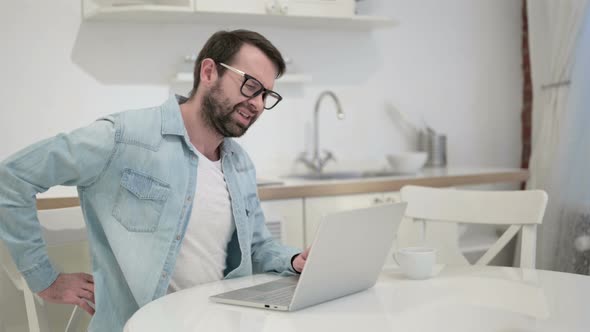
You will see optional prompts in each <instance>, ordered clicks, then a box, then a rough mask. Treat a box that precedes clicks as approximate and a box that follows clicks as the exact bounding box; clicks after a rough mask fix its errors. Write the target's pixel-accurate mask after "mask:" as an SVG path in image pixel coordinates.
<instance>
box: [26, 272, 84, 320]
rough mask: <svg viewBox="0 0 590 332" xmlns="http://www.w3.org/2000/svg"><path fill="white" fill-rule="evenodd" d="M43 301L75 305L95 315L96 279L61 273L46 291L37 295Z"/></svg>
mask: <svg viewBox="0 0 590 332" xmlns="http://www.w3.org/2000/svg"><path fill="white" fill-rule="evenodd" d="M37 294H38V295H39V296H40V297H41V298H42V299H43V300H45V301H48V302H53V303H61V304H73V305H77V306H79V307H80V308H82V309H84V310H85V311H86V312H88V313H89V314H91V315H94V309H93V308H92V307H91V306H90V305H89V304H88V302H90V303H92V304H94V279H93V278H92V275H90V274H87V273H60V274H59V276H58V277H57V279H55V281H54V282H53V284H51V286H49V287H48V288H46V289H45V290H43V291H41V292H39V293H37Z"/></svg>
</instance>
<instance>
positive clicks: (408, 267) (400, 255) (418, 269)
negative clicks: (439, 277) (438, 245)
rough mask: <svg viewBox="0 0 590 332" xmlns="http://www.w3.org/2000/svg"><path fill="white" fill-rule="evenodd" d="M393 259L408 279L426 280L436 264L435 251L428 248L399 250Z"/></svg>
mask: <svg viewBox="0 0 590 332" xmlns="http://www.w3.org/2000/svg"><path fill="white" fill-rule="evenodd" d="M393 258H394V259H395V261H396V262H397V264H398V265H399V266H400V268H401V269H402V272H403V273H404V274H405V275H406V276H407V277H408V278H410V279H428V278H430V277H431V276H432V270H433V268H434V264H435V263H436V249H434V248H430V247H406V248H401V249H399V250H398V251H397V252H396V253H395V254H394V255H393Z"/></svg>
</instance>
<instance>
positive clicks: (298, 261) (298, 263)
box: [293, 247, 311, 273]
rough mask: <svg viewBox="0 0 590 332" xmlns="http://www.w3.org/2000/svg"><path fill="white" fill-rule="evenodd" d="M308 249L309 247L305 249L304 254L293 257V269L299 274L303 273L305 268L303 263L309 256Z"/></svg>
mask: <svg viewBox="0 0 590 332" xmlns="http://www.w3.org/2000/svg"><path fill="white" fill-rule="evenodd" d="M310 249H311V247H308V248H307V249H305V251H304V252H302V253H300V254H299V255H297V257H295V259H294V260H293V268H294V269H295V271H297V272H299V273H301V271H303V268H304V267H305V262H306V261H307V255H309V250H310Z"/></svg>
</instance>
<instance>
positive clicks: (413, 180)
mask: <svg viewBox="0 0 590 332" xmlns="http://www.w3.org/2000/svg"><path fill="white" fill-rule="evenodd" d="M528 176H529V173H528V170H526V169H519V168H426V169H423V170H422V171H420V172H419V173H416V174H403V175H388V176H375V177H363V178H354V179H346V180H342V179H338V180H336V179H331V180H304V179H296V178H279V179H271V181H268V180H265V181H263V183H270V184H264V185H260V186H259V187H258V195H259V196H260V199H261V200H277V199H289V198H304V197H320V196H334V195H347V194H362V193H371V192H390V191H398V190H400V188H401V187H403V186H405V185H410V184H411V185H420V186H430V187H449V186H461V185H476V184H490V183H519V182H524V181H526V180H527V179H528ZM76 205H79V200H78V193H77V191H76V188H75V187H62V186H57V187H53V188H51V189H50V190H48V191H47V192H45V193H42V194H39V195H37V206H38V208H39V209H55V208H62V207H69V206H76Z"/></svg>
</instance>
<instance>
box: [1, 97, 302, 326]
mask: <svg viewBox="0 0 590 332" xmlns="http://www.w3.org/2000/svg"><path fill="white" fill-rule="evenodd" d="M221 158H222V162H221V164H222V168H223V173H224V176H225V179H226V182H227V186H228V190H229V194H230V199H231V209H232V214H233V220H234V222H235V226H236V230H235V232H234V234H233V236H232V239H231V240H230V242H229V243H228V248H227V250H228V255H227V268H226V270H225V272H224V274H225V278H233V277H238V276H244V275H249V274H252V273H259V272H276V273H282V274H292V273H294V271H293V269H292V267H291V258H292V256H294V255H295V254H297V253H298V252H299V250H297V249H295V248H289V247H285V246H283V245H280V244H278V243H276V242H274V241H273V240H272V239H271V236H270V233H269V232H268V230H267V228H266V226H265V218H264V215H263V213H262V210H261V208H260V201H259V198H258V195H257V188H256V175H255V170H254V166H253V164H252V162H251V160H250V159H249V157H248V155H247V154H246V152H245V151H244V150H243V149H242V148H241V147H240V146H239V145H238V144H237V143H236V142H235V141H234V140H232V139H228V138H226V139H225V140H224V141H223V143H222V145H221ZM198 159H199V158H198V156H197V154H196V150H195V148H194V146H193V145H192V144H191V143H190V141H189V138H188V135H187V132H186V129H185V127H184V123H183V120H182V116H181V113H180V107H179V105H178V101H177V100H176V98H175V97H170V99H168V100H167V101H166V102H165V103H164V104H163V105H161V106H158V107H153V108H147V109H141V110H131V111H126V112H121V113H117V114H114V115H111V116H107V117H104V118H102V119H99V120H97V121H96V122H94V123H93V124H91V125H89V126H87V127H84V128H81V129H77V130H75V131H73V132H71V133H69V134H60V135H57V136H55V137H53V138H50V139H47V140H44V141H41V142H38V143H36V144H34V145H32V146H29V147H28V148H26V149H24V150H22V151H20V152H18V153H16V154H15V155H13V156H11V157H10V158H8V159H7V160H5V161H3V162H2V163H1V164H0V238H1V239H2V240H3V241H4V242H5V244H6V246H7V247H8V249H9V251H10V253H11V256H12V258H13V259H14V261H15V263H16V265H17V267H18V269H19V270H20V272H21V273H22V274H23V276H24V278H25V279H26V281H27V283H28V285H29V287H30V288H31V290H32V291H34V292H39V291H41V290H43V289H45V288H47V287H48V286H50V285H51V284H52V283H53V282H54V281H55V279H56V278H57V275H58V272H57V271H56V270H55V268H54V267H53V265H52V263H51V262H50V260H49V258H48V257H47V250H46V247H45V244H44V241H43V239H42V235H41V234H42V231H41V228H40V226H39V221H38V219H37V214H36V198H35V195H36V194H37V193H40V192H44V191H46V190H48V189H49V188H50V187H52V186H55V185H68V186H77V188H78V195H79V197H80V204H81V207H82V210H83V212H84V218H85V222H86V227H87V231H88V237H89V244H90V251H91V257H92V265H93V266H92V274H93V276H94V283H95V302H96V313H95V315H94V317H93V318H92V320H91V322H90V326H89V330H90V331H120V330H122V328H123V325H124V324H125V322H126V321H127V319H129V318H130V317H131V315H132V314H133V313H134V312H135V311H137V310H138V309H139V308H140V307H142V306H144V305H145V304H147V303H149V302H150V301H152V300H154V299H157V298H159V297H161V296H163V295H165V294H166V290H167V287H168V284H169V281H170V277H171V275H172V272H173V271H174V266H175V261H176V256H177V254H178V252H179V249H180V244H181V242H182V239H183V237H184V234H185V230H186V227H187V223H188V220H189V217H190V214H191V209H192V208H193V197H194V195H195V189H196V185H197V183H196V181H197V166H198V162H199V160H198ZM196 208H198V207H196Z"/></svg>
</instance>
